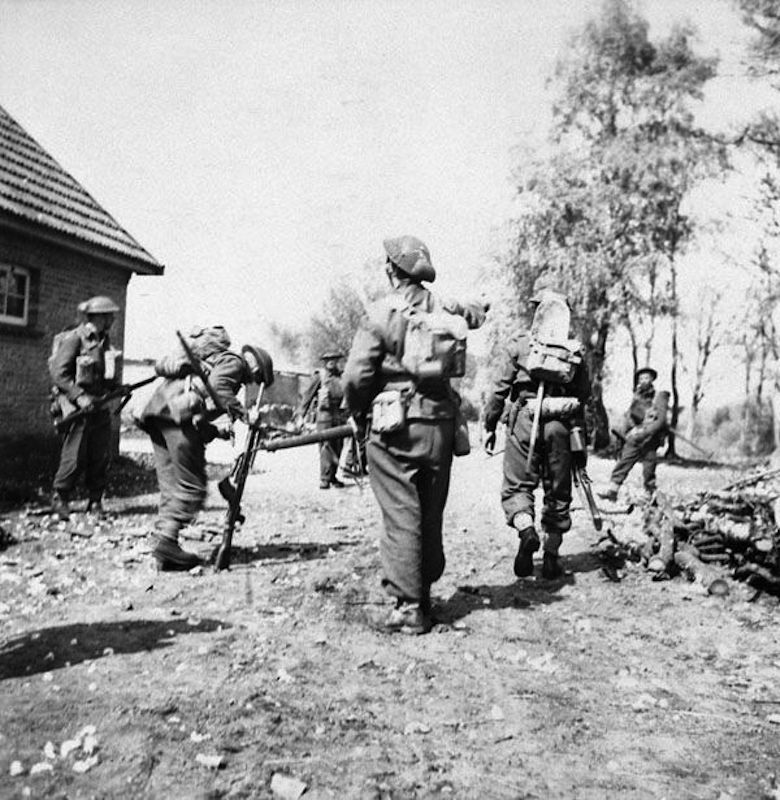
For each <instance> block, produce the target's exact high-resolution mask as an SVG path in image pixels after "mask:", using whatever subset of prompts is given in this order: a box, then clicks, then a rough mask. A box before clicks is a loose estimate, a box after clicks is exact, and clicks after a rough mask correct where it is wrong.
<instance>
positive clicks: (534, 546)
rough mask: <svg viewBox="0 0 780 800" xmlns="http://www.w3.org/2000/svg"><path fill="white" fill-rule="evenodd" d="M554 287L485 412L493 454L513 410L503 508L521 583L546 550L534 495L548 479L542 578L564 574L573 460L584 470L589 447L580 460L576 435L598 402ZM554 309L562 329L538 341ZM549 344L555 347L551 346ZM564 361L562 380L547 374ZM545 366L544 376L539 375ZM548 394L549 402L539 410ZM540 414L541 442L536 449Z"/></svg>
mask: <svg viewBox="0 0 780 800" xmlns="http://www.w3.org/2000/svg"><path fill="white" fill-rule="evenodd" d="M554 286H555V284H554V282H553V280H552V279H551V278H550V277H548V276H546V275H542V276H540V278H539V279H538V280H537V282H536V284H535V286H534V294H533V296H532V297H531V300H530V303H531V308H532V310H533V312H534V324H533V325H532V327H531V331H529V332H527V333H522V334H520V335H518V336H516V337H515V338H513V339H512V340H510V342H509V345H508V347H507V351H506V354H505V356H504V361H503V366H502V367H501V369H500V372H499V373H498V374H497V377H496V379H495V382H494V384H493V387H492V391H491V393H490V394H489V396H488V398H487V401H486V403H485V408H484V412H483V420H484V426H485V431H486V434H487V435H486V437H485V442H484V446H485V449H486V450H487V451H488V452H489V453H492V452H493V448H494V447H495V441H496V427H497V425H498V422H499V421H500V420H501V418H502V414H503V412H504V406H505V403H507V402H508V403H509V412H508V414H507V416H506V420H507V432H506V447H505V450H504V465H503V467H504V469H503V472H504V476H503V483H502V487H501V505H502V507H503V510H504V515H505V517H506V522H507V525H509V526H510V527H512V528H514V529H515V530H516V531H517V536H518V540H519V542H518V549H517V555H516V556H515V562H514V572H515V575H517V577H518V578H524V577H528V576H530V575H532V574H533V570H534V563H533V554H534V553H535V552H536V551H537V550H538V549H539V547H540V544H541V542H540V540H539V535H538V534H537V531H536V527H535V523H534V521H535V508H534V491H535V489H536V488H537V487H538V485H539V481H540V480H541V482H542V487H543V489H544V506H543V510H542V514H541V527H542V531H543V533H544V555H543V560H542V577H543V578H546V579H550V580H552V579H555V578H560V577H561V576H562V575H563V574H564V571H563V568H562V566H561V564H560V559H559V555H558V551H559V548H560V545H561V542H562V539H563V534H564V533H566V531H568V530H569V529H570V528H571V514H570V510H569V509H570V506H571V492H572V459H573V458H577V459H579V460H580V465H581V466H583V467H584V466H585V463H584V462H585V459H586V458H587V451H586V449H585V448H582V449H581V450H580V451H579V452H577V453H572V448H571V441H570V439H571V434H572V430H573V429H574V428H579V429H580V433H581V435H582V436H583V437H584V436H585V405H586V403H587V401H588V399H589V398H590V381H589V377H588V370H587V366H586V364H585V361H584V360H583V359H582V352H581V345H580V343H579V342H578V341H577V340H575V339H568V336H569V311H568V301H567V300H566V298H565V296H564V295H562V294H561V293H560V292H557V291H555V289H554ZM547 308H553V309H556V310H557V314H558V319H557V321H556V327H557V328H558V330H557V331H553V334H555V335H553V336H548V335H546V334H545V335H544V336H537V331H535V328H536V327H537V325H538V321H539V319H540V312H541V311H542V310H543V309H547ZM549 342H552V344H551V345H548V343H549ZM548 350H549V352H548ZM558 360H560V361H561V364H560V366H561V367H562V370H561V374H560V376H557V375H556V374H554V373H555V372H556V370H552V372H551V374H550V375H547V374H546V372H545V369H544V368H546V367H549V364H547V362H548V361H549V362H555V361H558ZM539 365H541V366H542V367H543V369H541V370H540V369H538V367H539ZM540 376H541V377H540ZM558 377H560V380H558V379H557V378H558ZM541 380H544V386H543V387H542V388H543V393H540V392H539V388H540V382H541ZM540 394H543V395H544V396H543V398H542V399H541V403H538V402H537V401H538V400H539V399H540ZM536 413H538V414H539V421H538V435H537V437H536V439H535V442H534V444H533V447H532V445H531V439H532V431H533V428H534V415H535V414H536ZM529 453H530V456H529Z"/></svg>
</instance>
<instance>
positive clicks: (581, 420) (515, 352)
mask: <svg viewBox="0 0 780 800" xmlns="http://www.w3.org/2000/svg"><path fill="white" fill-rule="evenodd" d="M530 345H531V337H530V334H528V333H524V334H521V335H519V336H517V337H515V338H514V339H512V340H511V341H510V342H509V345H508V346H507V350H506V354H505V356H504V361H503V363H502V365H501V370H500V372H499V373H498V376H497V377H496V379H495V381H494V383H493V388H492V391H491V394H490V396H489V397H488V400H487V403H486V405H485V411H484V425H485V430H487V431H494V430H495V429H496V426H497V425H498V422H499V420H500V419H501V415H502V413H503V411H504V404H505V403H506V401H507V399H508V400H509V401H510V402H512V403H519V404H520V405H522V404H524V403H526V402H528V401H529V400H533V399H534V398H536V394H537V391H538V389H539V381H537V380H535V379H534V378H532V377H531V375H530V374H529V372H528V370H527V368H526V365H527V363H528V355H529V352H530ZM544 387H545V388H544V393H545V396H546V397H576V398H577V399H578V400H579V401H580V410H579V411H578V412H577V413H576V414H575V415H574V416H572V418H571V420H570V423H571V425H572V426H574V425H579V426H580V427H581V428H582V430H583V432H584V431H585V404H586V403H587V402H588V400H589V399H590V378H589V376H588V368H587V365H586V364H585V361H584V360H583V361H582V362H581V363H580V364H579V365H578V366H577V368H576V370H575V372H574V377H573V378H572V379H571V381H569V382H568V383H563V384H558V383H552V382H551V381H547V382H545V385H544Z"/></svg>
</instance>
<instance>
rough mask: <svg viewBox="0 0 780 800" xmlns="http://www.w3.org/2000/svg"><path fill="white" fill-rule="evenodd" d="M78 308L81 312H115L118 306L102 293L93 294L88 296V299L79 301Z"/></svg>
mask: <svg viewBox="0 0 780 800" xmlns="http://www.w3.org/2000/svg"><path fill="white" fill-rule="evenodd" d="M78 310H79V311H80V312H81V313H82V314H116V313H117V312H118V311H119V306H118V305H117V304H116V303H115V302H114V301H113V300H112V299H111V298H110V297H106V295H104V294H98V295H95V297H90V298H89V300H84V302H83V303H79V305H78Z"/></svg>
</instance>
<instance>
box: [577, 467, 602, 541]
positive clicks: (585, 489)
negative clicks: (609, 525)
mask: <svg viewBox="0 0 780 800" xmlns="http://www.w3.org/2000/svg"><path fill="white" fill-rule="evenodd" d="M571 475H572V479H573V480H574V485H575V486H576V487H577V489H578V490H580V491H581V492H582V494H583V495H584V496H585V502H586V504H587V506H588V509H589V510H590V517H591V519H592V520H593V527H594V528H595V529H596V530H597V531H600V530H601V526H602V524H603V520H602V518H601V512H600V511H599V507H598V506H597V505H596V500H595V499H594V497H593V488H592V483H593V482H592V481H591V479H590V475H588V473H587V472H586V471H585V467H580V466H576V465H575V464H573V463H572V466H571Z"/></svg>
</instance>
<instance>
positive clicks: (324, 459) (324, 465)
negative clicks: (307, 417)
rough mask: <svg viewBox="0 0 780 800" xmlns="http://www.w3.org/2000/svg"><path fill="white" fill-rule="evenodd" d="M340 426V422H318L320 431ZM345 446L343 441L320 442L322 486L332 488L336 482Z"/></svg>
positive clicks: (317, 427)
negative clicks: (331, 485)
mask: <svg viewBox="0 0 780 800" xmlns="http://www.w3.org/2000/svg"><path fill="white" fill-rule="evenodd" d="M340 424H341V423H340V422H318V423H317V426H316V429H317V430H318V431H326V430H328V429H329V428H333V427H335V426H336V425H340ZM343 446H344V440H343V439H331V440H330V441H327V442H320V486H322V487H325V486H330V484H331V483H333V482H334V481H335V480H336V471H337V470H338V468H339V459H340V458H341V450H342V448H343Z"/></svg>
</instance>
